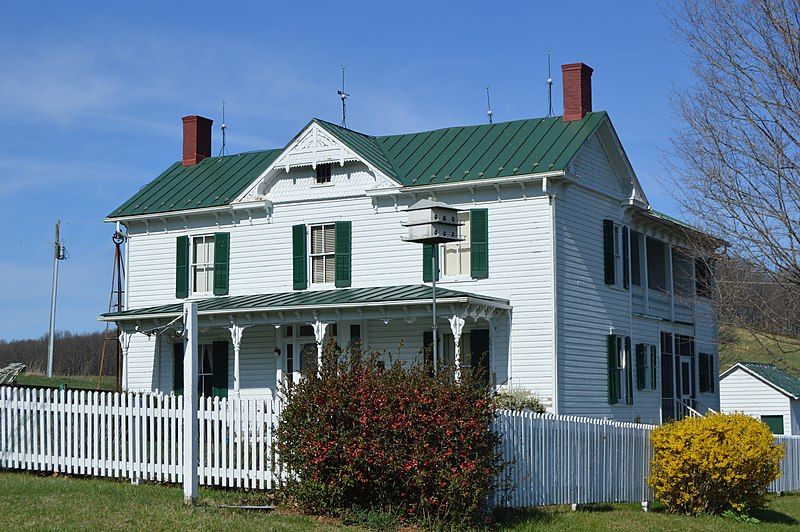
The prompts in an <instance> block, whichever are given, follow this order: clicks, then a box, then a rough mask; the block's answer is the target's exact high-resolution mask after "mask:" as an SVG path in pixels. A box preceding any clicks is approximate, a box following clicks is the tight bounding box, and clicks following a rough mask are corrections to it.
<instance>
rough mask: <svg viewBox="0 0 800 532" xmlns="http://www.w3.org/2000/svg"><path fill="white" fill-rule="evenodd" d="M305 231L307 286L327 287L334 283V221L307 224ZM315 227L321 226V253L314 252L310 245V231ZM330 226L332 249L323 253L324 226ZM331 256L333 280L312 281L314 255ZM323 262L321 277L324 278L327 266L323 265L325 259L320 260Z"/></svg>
mask: <svg viewBox="0 0 800 532" xmlns="http://www.w3.org/2000/svg"><path fill="white" fill-rule="evenodd" d="M306 227H307V229H308V230H307V233H308V235H307V236H306V239H307V240H306V246H307V248H306V249H308V258H307V259H306V260H307V263H308V286H309V287H324V288H329V287H332V286H334V285H335V284H336V222H323V223H315V224H307V225H306ZM315 227H321V228H322V238H323V240H322V249H323V252H322V253H314V248H313V246H312V240H311V239H312V233H313V232H314V228H315ZM326 227H330V228H331V230H332V233H333V251H332V252H330V253H325V251H324V250H325V228H326ZM328 256H330V257H332V258H333V267H332V272H333V280H332V281H314V257H328ZM322 264H323V275H322V278H323V279H325V277H326V276H327V273H328V270H327V266H326V265H325V260H324V259H323V261H322Z"/></svg>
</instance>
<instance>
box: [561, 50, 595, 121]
mask: <svg viewBox="0 0 800 532" xmlns="http://www.w3.org/2000/svg"><path fill="white" fill-rule="evenodd" d="M592 72H593V70H592V67H590V66H589V65H584V64H583V63H570V64H569V65H561V74H562V75H563V79H564V82H563V84H564V87H563V88H564V122H570V121H572V120H580V119H581V118H583V116H584V115H585V114H586V113H591V112H592Z"/></svg>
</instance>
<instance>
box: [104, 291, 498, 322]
mask: <svg viewBox="0 0 800 532" xmlns="http://www.w3.org/2000/svg"><path fill="white" fill-rule="evenodd" d="M436 298H437V300H441V301H442V303H445V302H454V300H456V299H465V300H466V299H473V300H481V301H485V302H494V303H496V304H498V305H499V306H506V305H508V301H507V300H504V299H497V298H493V297H486V296H480V295H476V294H469V293H466V292H458V291H456V290H449V289H447V288H440V287H437V288H436ZM430 299H431V287H430V286H427V285H424V284H421V285H406V286H381V287H370V288H345V289H339V290H304V291H298V292H285V293H279V294H259V295H243V296H227V297H212V298H208V299H201V300H198V301H197V311H198V313H199V314H216V313H223V314H224V313H228V312H243V311H251V312H266V311H270V310H294V309H301V308H321V307H332V308H336V307H341V306H343V305H358V306H369V305H392V304H413V303H425V302H427V301H430ZM182 312H183V304H182V303H173V304H171V305H161V306H158V307H147V308H139V309H132V310H125V311H123V312H113V313H107V314H102V315H101V316H100V318H101V319H104V320H106V321H116V320H120V319H143V318H147V317H169V316H178V315H180V314H181V313H182Z"/></svg>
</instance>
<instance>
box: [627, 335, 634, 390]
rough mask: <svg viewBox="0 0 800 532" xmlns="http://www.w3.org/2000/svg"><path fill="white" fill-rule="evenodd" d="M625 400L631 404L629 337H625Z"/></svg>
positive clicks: (631, 383)
mask: <svg viewBox="0 0 800 532" xmlns="http://www.w3.org/2000/svg"><path fill="white" fill-rule="evenodd" d="M625 401H626V402H627V403H628V404H629V405H632V404H633V366H632V364H631V337H630V336H626V337H625Z"/></svg>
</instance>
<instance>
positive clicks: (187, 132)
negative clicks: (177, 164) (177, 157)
mask: <svg viewBox="0 0 800 532" xmlns="http://www.w3.org/2000/svg"><path fill="white" fill-rule="evenodd" d="M181 120H183V166H193V165H195V164H197V163H199V162H200V161H202V160H203V159H205V158H206V157H211V124H213V123H214V122H213V121H212V120H210V119H208V118H204V117H202V116H197V115H191V116H184V117H183V118H181Z"/></svg>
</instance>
